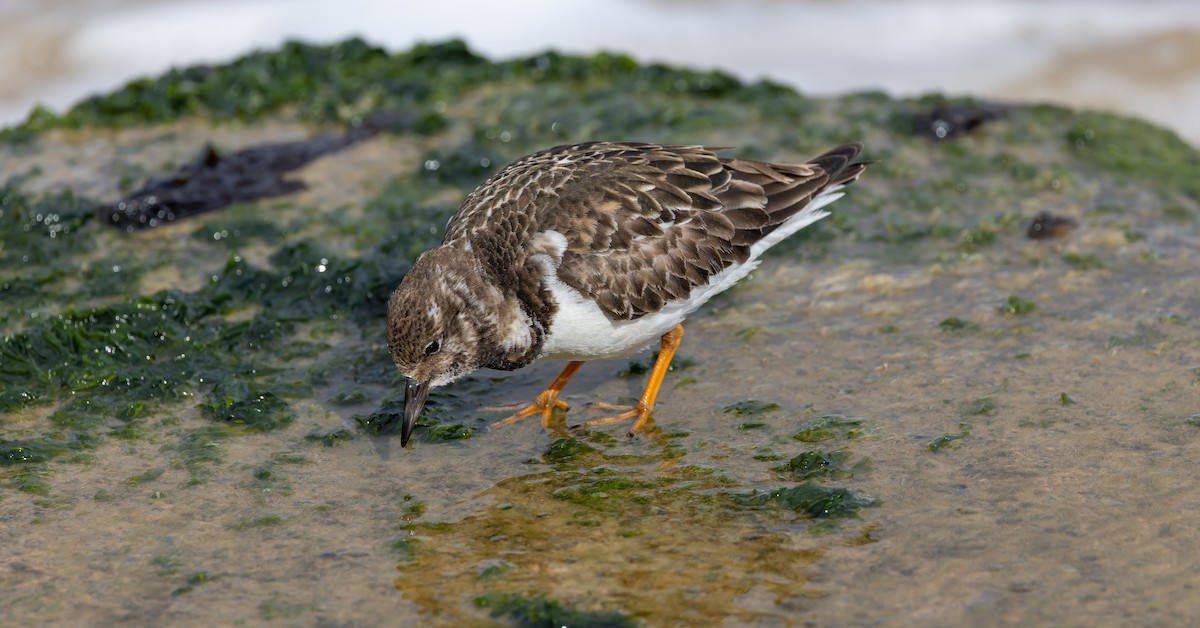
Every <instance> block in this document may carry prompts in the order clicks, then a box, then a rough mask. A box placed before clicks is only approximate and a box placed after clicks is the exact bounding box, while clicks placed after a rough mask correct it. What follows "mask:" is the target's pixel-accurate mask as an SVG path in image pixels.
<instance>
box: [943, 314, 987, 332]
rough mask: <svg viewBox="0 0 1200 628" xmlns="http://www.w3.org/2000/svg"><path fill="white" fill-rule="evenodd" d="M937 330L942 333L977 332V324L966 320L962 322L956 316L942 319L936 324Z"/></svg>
mask: <svg viewBox="0 0 1200 628" xmlns="http://www.w3.org/2000/svg"><path fill="white" fill-rule="evenodd" d="M938 329H940V330H942V331H977V330H978V329H979V323H973V322H971V321H968V320H963V319H961V318H958V317H957V316H951V317H950V318H944V319H942V321H941V322H939V323H938Z"/></svg>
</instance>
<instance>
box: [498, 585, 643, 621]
mask: <svg viewBox="0 0 1200 628" xmlns="http://www.w3.org/2000/svg"><path fill="white" fill-rule="evenodd" d="M475 605H476V606H479V607H480V608H486V609H488V614H489V615H490V616H491V617H493V618H496V619H499V618H501V617H503V618H507V619H509V620H510V621H512V622H513V624H514V625H516V626H521V627H522V628H559V627H560V626H571V627H572V628H576V627H578V628H634V627H635V626H640V625H641V624H639V623H638V622H636V621H634V620H633V619H632V618H630V617H628V616H626V615H624V614H622V613H619V612H616V611H584V610H580V609H578V608H573V607H570V606H566V605H564V604H562V603H561V602H558V601H556V600H551V599H547V598H546V597H544V596H542V595H536V594H535V595H528V596H526V595H521V594H517V593H489V594H486V595H481V596H479V597H477V598H475Z"/></svg>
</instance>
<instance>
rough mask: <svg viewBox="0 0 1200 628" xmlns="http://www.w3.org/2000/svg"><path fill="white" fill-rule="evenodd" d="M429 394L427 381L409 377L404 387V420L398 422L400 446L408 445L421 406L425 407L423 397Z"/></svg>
mask: <svg viewBox="0 0 1200 628" xmlns="http://www.w3.org/2000/svg"><path fill="white" fill-rule="evenodd" d="M428 396H429V382H418V381H417V380H415V379H413V378H411V377H409V378H408V384H407V385H406V386H405V387H404V422H403V423H401V424H400V446H401V447H405V446H407V445H408V439H409V438H411V437H412V431H413V427H415V426H416V425H417V417H418V416H420V415H421V408H424V407H425V398H426V397H428Z"/></svg>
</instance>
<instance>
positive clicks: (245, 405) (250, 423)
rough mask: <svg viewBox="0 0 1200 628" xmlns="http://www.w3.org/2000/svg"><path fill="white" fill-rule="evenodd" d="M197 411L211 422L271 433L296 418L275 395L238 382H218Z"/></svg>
mask: <svg viewBox="0 0 1200 628" xmlns="http://www.w3.org/2000/svg"><path fill="white" fill-rule="evenodd" d="M200 410H201V412H202V413H203V414H204V416H206V417H208V418H210V419H212V420H214V421H221V422H223V423H230V424H233V425H244V426H246V427H248V428H250V429H254V430H273V429H276V428H279V427H282V426H284V425H287V424H289V423H291V422H292V420H293V419H294V418H295V416H294V415H293V414H292V412H291V411H290V410H289V408H288V404H287V402H286V401H284V400H282V399H280V398H279V397H278V396H277V395H275V393H273V392H271V391H269V390H263V389H262V388H261V387H260V386H258V385H256V384H253V383H249V382H241V381H231V382H219V383H218V384H217V385H216V387H214V388H213V391H212V393H210V394H209V396H208V399H206V400H205V402H204V403H203V404H201V406H200Z"/></svg>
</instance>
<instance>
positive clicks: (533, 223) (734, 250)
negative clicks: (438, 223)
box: [387, 142, 866, 445]
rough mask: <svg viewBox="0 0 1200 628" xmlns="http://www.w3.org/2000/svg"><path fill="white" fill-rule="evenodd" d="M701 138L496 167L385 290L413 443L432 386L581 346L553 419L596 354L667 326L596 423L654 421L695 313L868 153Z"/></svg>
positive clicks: (811, 213)
mask: <svg viewBox="0 0 1200 628" xmlns="http://www.w3.org/2000/svg"><path fill="white" fill-rule="evenodd" d="M713 150H717V149H710V148H704V147H701V146H666V145H656V144H641V143H635V142H589V143H585V144H575V145H571V146H559V147H557V148H551V149H549V150H546V151H542V152H540V153H535V154H533V155H529V156H528V157H524V158H522V159H520V160H518V161H516V162H514V163H512V164H510V165H509V166H508V167H506V168H504V169H503V170H501V171H500V172H499V173H497V174H496V175H495V176H493V177H492V178H490V179H488V180H487V181H485V182H484V183H483V184H482V185H480V186H479V187H478V188H476V189H475V191H474V192H471V194H470V195H469V196H467V198H466V200H464V201H463V204H462V206H461V207H460V208H459V209H458V211H457V212H456V213H455V214H454V216H453V217H452V218H450V222H449V223H448V224H447V225H446V237H445V240H444V241H443V242H442V244H441V245H440V246H438V247H436V248H433V249H430V250H428V251H426V252H425V253H423V254H422V255H421V256H420V257H419V258H417V261H416V263H415V264H414V265H413V267H412V269H411V270H409V272H408V274H406V275H405V277H404V279H403V281H401V282H400V286H399V287H397V288H396V290H395V292H394V293H392V297H391V300H390V302H389V303H388V327H387V337H388V346H389V347H390V348H391V352H392V359H393V360H394V361H395V362H396V366H398V367H400V370H401V371H402V372H403V373H404V375H405V377H406V378H407V384H406V388H405V393H404V417H403V424H402V427H401V435H400V441H401V444H402V445H407V444H408V440H409V437H410V436H411V435H412V431H413V426H414V424H415V423H416V420H417V416H418V415H419V414H420V413H421V408H422V407H423V406H424V405H425V399H426V397H427V396H428V394H429V391H430V389H431V388H433V387H435V386H444V385H446V384H449V383H450V382H453V381H454V380H456V379H458V378H460V377H462V376H463V375H466V374H467V373H470V372H471V371H474V370H475V369H478V368H480V367H488V368H494V369H503V370H513V369H518V368H521V367H523V366H526V365H528V364H529V363H531V362H533V361H534V360H536V359H538V358H542V357H546V358H557V359H566V360H570V362H568V364H567V366H566V368H564V369H563V371H562V373H560V374H559V376H558V377H556V378H555V379H554V381H553V382H552V383H551V384H550V386H549V387H548V388H546V390H545V391H543V392H542V393H541V394H540V395H538V396H537V398H536V399H535V400H534V401H533V403H531V404H530V405H529V406H527V407H525V408H524V409H522V410H520V411H519V412H517V413H516V414H514V415H512V416H510V417H508V418H507V419H504V420H502V421H500V422H499V423H497V424H495V425H494V426H493V427H495V426H496V425H503V424H507V423H510V422H513V421H516V420H518V419H521V418H524V417H527V416H531V415H535V414H536V415H541V417H542V424H543V425H544V426H548V421H549V419H550V416H551V413H552V412H553V410H554V409H556V408H564V409H565V408H566V404H565V403H564V402H562V401H561V400H559V398H558V395H559V393H560V392H562V389H563V387H564V386H565V385H566V384H567V381H568V380H570V379H571V377H572V376H573V375H574V374H575V372H576V371H577V370H579V367H580V366H581V365H582V364H583V363H584V361H586V360H596V359H603V358H617V357H624V356H628V355H631V354H633V353H635V352H637V351H640V350H641V349H643V348H645V347H646V346H648V345H649V344H650V343H651V342H653V341H654V340H655V339H661V350H660V351H659V354H658V359H657V360H656V361H655V364H654V368H653V370H651V373H650V379H649V381H648V382H647V383H646V389H645V392H644V393H643V394H642V397H641V400H640V401H639V402H638V403H637V405H635V406H633V407H632V408H630V409H628V410H627V411H625V412H621V413H620V414H617V415H615V416H611V417H608V418H603V419H597V420H594V421H589V422H587V423H584V424H583V426H594V425H600V424H604V423H610V422H613V421H620V420H625V419H633V418H636V419H637V421H636V422H635V423H634V425H633V428H632V429H631V430H630V432H629V433H630V434H631V435H632V434H634V433H636V432H637V431H639V430H640V429H642V427H643V426H644V425H645V423H646V420H647V419H648V418H649V416H650V413H651V411H652V410H654V402H655V398H656V397H657V396H658V390H659V388H660V387H661V386H662V381H663V376H664V375H665V374H666V372H667V367H668V366H669V365H670V363H671V357H672V356H673V355H674V353H675V349H676V348H677V347H678V346H679V341H680V339H681V338H682V337H683V326H682V325H681V323H682V322H683V320H684V318H686V317H687V316H688V314H691V313H692V312H694V311H695V310H696V309H697V308H699V307H700V306H701V305H703V304H704V302H706V301H708V300H709V299H711V298H712V297H713V296H714V295H716V294H718V293H720V292H722V291H724V290H727V289H729V287H730V286H732V285H733V284H734V282H736V281H737V280H739V279H741V278H742V277H744V276H746V275H747V274H748V273H749V272H750V271H752V270H754V268H755V267H756V266H758V264H759V256H761V255H762V253H763V252H764V251H766V250H767V249H769V248H771V247H772V246H773V245H775V244H776V243H778V242H779V241H780V240H783V239H784V238H786V237H787V236H789V235H791V234H793V233H795V232H797V231H799V230H800V229H803V228H804V227H806V226H808V225H810V224H812V223H813V222H815V221H817V220H820V219H821V218H824V217H825V216H827V215H828V212H827V211H825V210H824V209H823V208H824V207H825V206H826V205H828V204H829V203H831V202H833V201H835V200H837V199H838V198H840V197H841V196H842V192H841V191H840V190H841V189H842V187H843V186H845V185H847V184H849V183H851V182H853V181H854V180H856V179H857V178H858V177H859V175H861V174H862V172H863V169H864V168H865V167H866V164H865V163H861V162H857V163H856V162H855V161H854V159H855V158H856V157H857V156H858V154H859V153H860V152H861V151H862V145H861V144H846V145H844V146H839V147H837V148H834V149H833V150H830V151H828V152H825V153H823V154H821V155H819V156H817V157H814V158H812V159H810V160H808V161H806V162H804V163H801V164H770V163H764V162H759V161H750V160H746V159H727V158H724V157H718V156H717V155H715V154H714V153H713Z"/></svg>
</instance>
